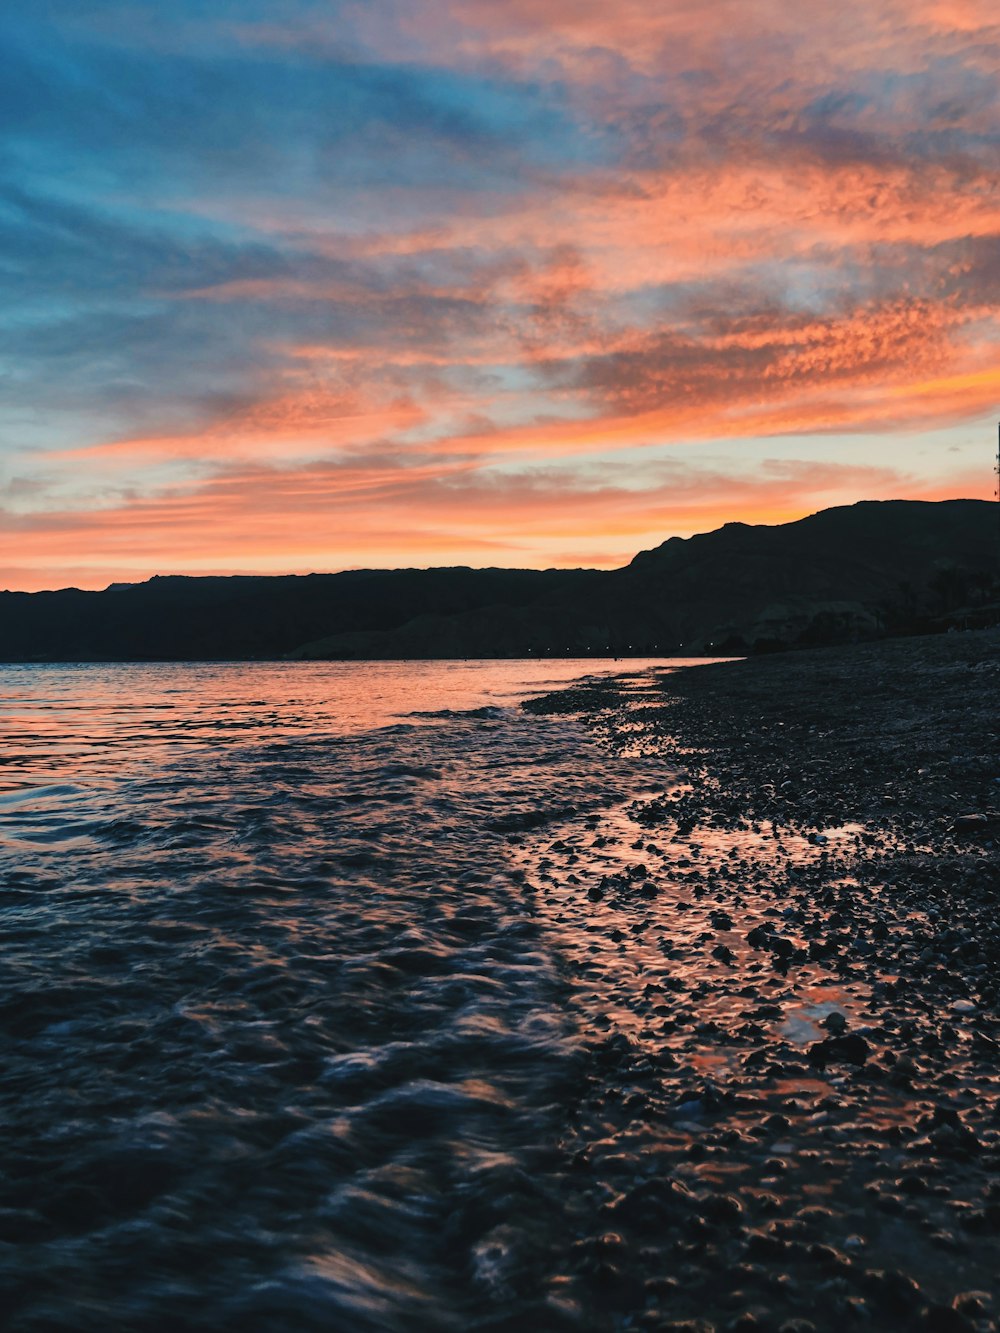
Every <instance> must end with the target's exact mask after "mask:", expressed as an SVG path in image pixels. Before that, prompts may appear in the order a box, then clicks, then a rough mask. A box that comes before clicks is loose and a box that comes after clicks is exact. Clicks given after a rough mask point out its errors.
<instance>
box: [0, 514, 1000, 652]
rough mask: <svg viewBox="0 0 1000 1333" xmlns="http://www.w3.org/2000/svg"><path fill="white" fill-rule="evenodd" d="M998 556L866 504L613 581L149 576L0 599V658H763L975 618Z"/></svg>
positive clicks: (989, 531) (714, 539) (988, 595)
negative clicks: (93, 588)
mask: <svg viewBox="0 0 1000 1333" xmlns="http://www.w3.org/2000/svg"><path fill="white" fill-rule="evenodd" d="M998 553H1000V509H998V507H997V505H996V504H993V503H991V502H989V501H985V500H942V501H919V500H881V501H874V500H868V501H859V502H857V503H856V504H854V505H845V506H836V507H833V508H830V509H825V510H819V511H818V512H817V513H815V514H811V515H807V516H806V517H804V518H801V519H796V520H793V521H792V522H790V523H784V524H773V525H771V524H747V523H742V522H739V521H733V522H729V523H726V524H724V525H723V526H722V527H720V528H717V529H715V530H713V531H711V532H708V533H697V534H694V535H693V536H691V537H687V538H683V537H669V538H667V539H666V540H665V541H663V542H662V543H660V544H659V545H658V546H656V547H653V548H650V549H649V550H646V551H640V552H638V553H637V554H636V555H635V557H633V559H632V560H631V561H630V562H629V563H628V564H627V565H624V566H622V567H621V568H619V569H615V570H594V569H547V570H533V569H507V568H504V567H502V566H490V567H486V568H481V569H475V568H471V567H469V566H454V565H453V566H443V567H437V568H431V569H414V568H411V569H395V570H378V569H365V570H346V571H343V572H342V573H338V574H321V573H310V574H287V575H252V574H250V575H246V574H244V575H207V576H197V575H183V574H164V575H154V576H153V577H152V578H150V579H148V580H146V581H145V582H143V583H138V584H127V585H123V584H113V585H111V586H110V587H109V588H107V589H105V590H103V591H100V592H85V591H81V590H79V589H60V590H55V591H46V592H38V593H23V592H3V593H0V660H5V661H85V660H89V661H129V660H206V659H207V660H224V659H243V660H246V659H255V658H293V659H320V658H337V659H343V658H359V659H363V658H393V657H395V658H410V657H412V658H423V657H498V656H499V657H512V656H535V655H539V654H567V653H568V654H572V655H579V656H605V655H609V654H610V655H612V656H627V655H638V654H646V653H655V654H663V655H673V654H676V653H679V652H682V653H685V654H687V653H691V654H704V653H712V652H722V651H726V652H740V653H743V652H750V651H755V650H756V651H764V650H766V649H768V648H776V647H797V646H809V645H810V644H812V643H832V642H842V641H845V640H850V639H855V638H876V637H883V636H886V635H892V634H900V633H907V632H923V631H928V630H934V629H941V628H946V627H948V625H949V624H950V623H952V622H954V623H970V622H971V623H979V622H980V621H982V622H983V623H986V622H987V621H989V620H990V617H991V615H992V612H991V607H993V606H994V603H1000V563H998ZM996 609H997V611H998V614H1000V608H996Z"/></svg>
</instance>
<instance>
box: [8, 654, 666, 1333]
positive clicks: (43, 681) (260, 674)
mask: <svg viewBox="0 0 1000 1333" xmlns="http://www.w3.org/2000/svg"><path fill="white" fill-rule="evenodd" d="M649 665H650V664H644V663H639V662H633V661H630V662H626V663H624V664H613V663H607V664H606V666H605V665H604V664H598V663H595V662H594V661H592V660H589V661H585V662H574V661H565V660H561V661H557V662H550V661H546V662H495V663H375V664H267V663H260V664H249V665H247V664H205V665H198V664H194V665H157V664H153V665H134V666H133V665H99V666H84V665H81V666H14V667H5V668H3V669H2V671H0V761H2V766H0V874H2V880H0V884H2V888H0V906H2V914H3V955H2V967H3V984H2V988H0V1014H2V1020H3V1022H2V1032H3V1038H2V1040H3V1046H4V1064H5V1067H6V1073H5V1076H4V1080H3V1086H2V1089H0V1097H2V1100H3V1116H2V1122H0V1135H2V1139H3V1157H2V1161H3V1174H2V1178H0V1301H2V1303H3V1304H4V1306H5V1307H6V1308H7V1309H8V1310H9V1311H10V1312H11V1313H10V1321H11V1322H10V1324H9V1326H10V1327H11V1328H15V1329H43V1328H44V1329H46V1330H51V1329H62V1328H65V1329H67V1330H68V1329H73V1330H75V1331H79V1330H89V1329H94V1330H98V1329H99V1330H102V1333H103V1331H106V1330H109V1329H117V1328H129V1329H133V1328H134V1329H144V1330H145V1329H155V1328H159V1327H161V1326H162V1327H164V1328H166V1327H168V1326H169V1327H170V1328H177V1327H184V1328H198V1329H212V1330H219V1329H230V1328H232V1329H237V1328H238V1329H252V1330H271V1329H274V1330H279V1329H280V1330H285V1329H295V1330H309V1329H312V1328H317V1329H319V1328H322V1329H351V1330H366V1329H372V1330H374V1329H391V1328H405V1329H414V1328H424V1327H426V1328H449V1327H454V1328H470V1327H476V1326H479V1325H480V1324H481V1325H482V1326H484V1327H485V1326H489V1327H491V1328H492V1327H500V1326H501V1324H500V1323H497V1322H496V1319H497V1318H499V1317H500V1315H499V1313H498V1312H503V1318H510V1319H512V1320H514V1321H515V1323H516V1322H517V1320H521V1321H522V1323H521V1325H520V1326H522V1327H548V1326H549V1325H550V1322H551V1321H555V1322H554V1323H553V1324H552V1326H557V1324H558V1312H559V1299H558V1290H557V1287H555V1288H553V1290H552V1291H549V1292H546V1291H545V1290H542V1289H541V1288H540V1287H539V1284H538V1282H537V1281H533V1280H532V1281H529V1279H528V1275H527V1270H525V1272H523V1273H522V1276H521V1278H520V1279H515V1278H512V1277H511V1276H510V1274H511V1273H512V1272H513V1271H514V1268H512V1266H511V1263H510V1262H509V1260H510V1255H511V1253H512V1252H513V1251H514V1250H515V1249H516V1250H517V1252H518V1253H519V1254H523V1253H525V1252H532V1253H534V1254H536V1255H537V1256H539V1263H541V1256H552V1255H556V1256H558V1251H559V1248H560V1246H563V1245H565V1244H566V1243H568V1242H567V1237H566V1235H565V1234H564V1229H563V1221H562V1219H561V1215H560V1207H561V1205H560V1188H559V1181H560V1179H561V1178H562V1176H563V1174H564V1173H565V1172H567V1171H569V1170H570V1169H571V1167H570V1165H568V1164H567V1163H565V1162H563V1161H562V1160H561V1159H560V1156H559V1151H558V1143H559V1140H560V1132H561V1125H562V1121H563V1118H564V1117H565V1115H566V1113H567V1109H566V1108H567V1107H568V1106H571V1105H572V1101H573V1088H574V1080H576V1079H577V1078H578V1077H579V1069H580V1063H579V1052H580V1043H581V1040H582V1038H583V1037H584V1036H585V1035H586V1034H585V1033H581V1030H580V1023H579V1020H578V1019H577V1017H576V1016H575V1014H574V1011H573V1007H572V1005H570V1004H568V1003H567V996H568V988H567V985H566V982H565V978H564V974H563V970H562V967H561V960H560V954H559V948H558V943H557V942H555V941H553V939H552V938H550V936H549V933H548V932H547V931H546V929H545V927H544V926H543V925H542V923H541V921H540V919H539V916H538V914H537V913H536V911H535V906H534V902H533V894H534V892H535V890H533V889H531V888H530V886H529V885H528V884H527V883H526V881H525V878H524V875H523V871H521V870H519V869H518V861H517V856H516V855H515V854H514V852H515V851H516V845H517V844H518V843H519V841H521V840H523V838H524V837H526V836H530V834H531V833H532V831H533V830H538V829H544V828H545V827H547V826H550V825H552V824H555V823H557V822H558V821H559V820H561V819H564V818H566V817H574V818H576V817H579V816H580V815H581V814H583V815H585V814H586V812H587V811H590V810H594V811H597V810H601V809H606V808H607V807H609V806H610V805H613V804H615V803H619V804H620V803H621V802H623V801H625V800H627V799H628V798H629V797H631V796H633V795H635V794H637V793H638V792H639V791H640V790H641V789H642V787H643V784H646V786H647V787H648V781H649V779H648V774H649V770H648V767H647V766H645V765H640V764H639V761H632V760H628V759H623V758H612V756H611V755H610V754H609V752H608V751H606V750H605V749H602V748H601V747H600V746H599V745H598V744H597V743H596V741H594V740H593V739H592V738H591V737H590V736H589V734H588V733H587V731H586V730H585V729H584V728H583V727H582V726H581V725H579V724H578V723H576V722H574V721H572V720H568V719H566V718H561V717H533V716H528V715H525V714H524V713H523V712H521V711H520V709H519V708H518V707H517V704H518V702H519V700H521V699H523V698H524V697H526V696H527V695H530V694H531V693H534V692H542V691H546V690H550V689H552V688H554V687H555V686H557V685H558V684H559V683H561V682H565V681H568V680H570V679H576V678H579V677H581V676H594V675H599V674H601V673H602V671H604V672H611V671H615V672H622V671H623V670H625V671H628V672H642V671H643V670H645V669H647V668H648V666H649ZM546 1265H547V1266H546V1271H555V1272H557V1271H558V1259H557V1258H555V1259H551V1258H550V1259H547V1260H546ZM530 1268H531V1265H530V1263H529V1264H528V1269H530ZM538 1271H541V1269H539V1270H538ZM536 1276H537V1275H536ZM491 1321H492V1322H491ZM524 1321H527V1322H524ZM502 1326H504V1327H506V1326H507V1325H505V1324H504V1325H502ZM510 1326H511V1327H513V1326H514V1324H511V1325H510Z"/></svg>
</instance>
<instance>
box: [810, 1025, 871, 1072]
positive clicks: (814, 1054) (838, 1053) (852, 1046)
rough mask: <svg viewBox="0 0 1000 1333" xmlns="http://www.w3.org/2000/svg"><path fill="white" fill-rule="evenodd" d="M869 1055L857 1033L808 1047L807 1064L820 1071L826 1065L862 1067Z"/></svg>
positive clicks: (830, 1038)
mask: <svg viewBox="0 0 1000 1333" xmlns="http://www.w3.org/2000/svg"><path fill="white" fill-rule="evenodd" d="M870 1054H871V1047H870V1046H869V1045H868V1042H867V1041H865V1039H864V1037H862V1036H861V1034H860V1033H859V1032H850V1033H847V1034H846V1035H844V1036H839V1037H827V1038H825V1039H824V1040H823V1041H818V1042H815V1043H814V1044H813V1045H812V1046H810V1047H809V1052H808V1055H809V1063H810V1064H813V1065H816V1066H817V1067H818V1068H820V1069H825V1068H826V1066H827V1065H828V1064H833V1063H839V1064H850V1065H863V1064H864V1063H865V1061H866V1060H867V1059H868V1056H869V1055H870Z"/></svg>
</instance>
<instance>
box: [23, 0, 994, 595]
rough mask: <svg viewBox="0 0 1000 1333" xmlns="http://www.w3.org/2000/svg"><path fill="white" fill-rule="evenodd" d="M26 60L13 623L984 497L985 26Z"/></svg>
mask: <svg viewBox="0 0 1000 1333" xmlns="http://www.w3.org/2000/svg"><path fill="white" fill-rule="evenodd" d="M0 41H2V43H3V52H4V56H5V80H4V86H3V88H2V90H0V124H2V125H4V128H5V134H4V139H3V144H4V146H3V149H2V150H0V250H2V253H3V255H4V262H3V263H2V264H0V376H2V385H3V390H4V392H3V395H2V402H0V494H2V495H5V496H6V497H7V504H8V510H7V511H6V514H5V515H4V516H3V517H2V518H0V523H2V531H0V542H2V544H3V547H4V548H5V554H4V557H3V561H4V565H5V567H6V568H7V569H8V570H9V573H8V575H7V578H8V581H10V582H12V583H13V584H15V585H17V583H18V580H19V579H20V580H21V582H22V583H23V585H24V586H28V585H29V584H32V585H33V586H34V584H35V583H36V582H37V580H38V579H43V580H44V579H47V578H55V576H56V574H57V572H58V571H60V570H61V571H64V572H66V571H70V570H77V571H83V573H80V574H79V577H80V578H82V579H85V580H86V581H88V582H89V583H92V584H95V583H101V582H107V581H109V580H111V579H113V578H117V577H121V576H124V575H125V574H127V573H128V571H132V572H133V573H134V572H135V570H137V569H140V568H141V569H143V570H147V571H148V572H153V571H154V569H158V570H163V571H166V570H169V569H175V568H203V567H204V568H212V569H219V570H224V569H226V568H233V569H236V568H239V569H253V568H282V569H294V568H303V569H304V568H336V567H341V566H348V565H356V564H358V563H371V564H393V563H400V562H402V563H408V562H409V563H426V562H427V561H429V560H435V559H449V560H454V559H458V558H461V559H464V560H467V561H469V562H470V563H483V562H484V561H487V560H490V559H492V558H493V554H494V553H495V552H497V551H500V552H503V553H507V554H506V555H505V557H504V558H508V556H509V558H510V559H511V560H514V561H521V562H525V563H538V562H543V563H546V562H550V561H551V562H553V563H560V562H562V561H563V559H564V557H565V556H566V555H567V554H571V553H572V552H576V551H582V550H585V551H590V552H593V553H594V557H595V558H596V559H599V560H602V561H612V562H613V561H614V560H616V559H618V558H620V557H621V556H622V555H624V554H626V553H628V551H629V546H630V544H631V549H634V548H635V544H636V543H637V542H640V541H647V540H652V541H655V540H659V539H661V538H662V537H664V536H667V535H669V534H670V532H671V531H674V530H681V529H683V528H684V527H685V524H689V523H690V522H692V521H694V520H693V515H694V513H695V512H697V514H698V516H699V517H698V521H699V522H700V523H702V524H703V525H704V526H714V525H715V524H716V523H719V522H723V521H725V520H727V519H730V518H748V517H752V516H754V515H757V516H760V515H764V514H771V515H775V514H780V515H782V516H785V517H794V516H796V515H798V514H801V513H804V512H807V511H808V510H809V509H810V508H815V507H817V506H818V505H820V504H822V503H827V502H829V497H830V496H835V497H836V498H837V499H839V500H850V499H853V498H861V497H862V496H869V495H872V494H876V493H878V494H882V493H892V487H893V486H894V487H895V488H896V492H895V493H898V494H910V495H918V494H932V493H933V494H948V493H951V494H957V493H965V494H982V495H985V494H988V493H989V452H990V451H989V445H988V444H987V443H986V435H985V432H984V437H983V438H984V446H983V457H982V469H981V472H979V471H975V472H970V471H969V469H968V465H967V462H966V458H965V455H964V454H962V455H950V454H948V453H947V448H948V445H947V442H945V443H944V444H942V439H943V437H942V436H941V435H940V432H941V431H944V432H946V434H947V432H951V437H950V438H951V440H952V442H954V441H956V440H958V439H959V438H960V437H961V438H962V439H963V440H964V439H965V437H966V434H967V432H968V431H969V430H970V428H972V427H973V426H975V427H976V428H977V429H978V428H980V426H981V423H984V422H985V421H986V420H988V419H989V418H990V417H992V416H993V415H995V414H996V412H997V408H998V405H1000V315H998V311H1000V302H998V295H1000V183H998V178H997V173H996V161H997V150H998V147H1000V144H998V137H1000V136H998V130H997V127H998V125H1000V105H998V101H1000V91H998V90H1000V82H998V79H997V75H998V74H1000V23H998V22H997V21H996V19H995V16H994V13H993V7H992V6H990V5H987V4H986V3H980V0H916V2H915V3H914V2H912V0H909V2H907V3H905V4H904V3H903V0H876V3H874V4H872V3H866V4H864V5H862V4H861V3H860V0H845V2H844V3H843V4H841V5H838V6H836V7H830V6H827V5H820V4H819V3H818V0H815V2H814V0H804V3H802V4H799V5H795V6H790V5H788V4H787V3H785V2H784V0H780V2H779V0H739V3H737V0H718V3H717V4H716V5H714V6H713V7H712V9H711V12H709V11H707V10H706V8H705V7H704V6H703V5H696V4H694V3H693V0H671V2H670V3H668V4H665V5H652V4H649V3H647V0H622V3H620V4H618V5H616V6H614V7H613V8H612V9H608V7H607V6H606V5H603V4H598V3H597V2H596V0H573V2H572V3H567V2H565V0H555V3H553V4H551V5H547V6H545V7H544V8H539V7H538V6H537V5H533V4H528V3H527V0H428V3H426V4H424V5H421V6H420V7H419V12H418V11H416V10H414V8H413V7H412V5H408V4H403V3H402V0H376V3H374V4H372V5H368V6H357V5H354V4H348V3H335V2H327V0H324V3H322V4H321V3H318V0H247V2H246V3H245V4H241V5H240V6H239V7H238V8H234V7H227V6H223V7H219V8H218V9H216V10H215V11H214V12H207V11H206V8H205V6H203V5H201V4H199V3H195V0H178V3H176V4H175V5H172V6H170V7H169V9H164V8H163V7H162V6H158V5H153V4H152V3H149V2H148V0H105V2H104V3H102V4H98V5H92V6H85V7H81V6H79V5H76V4H72V3H70V0H39V3H37V4H36V5H34V6H32V8H31V10H30V12H29V11H25V10H22V11H21V12H19V13H12V14H8V15H6V16H4V17H3V18H2V19H0ZM931 432H938V434H935V435H933V436H932V435H931ZM862 435H863V436H865V437H866V438H870V439H872V440H873V441H876V442H877V443H876V444H875V445H874V446H873V447H874V448H875V449H876V452H877V460H876V462H877V466H876V467H875V470H874V471H872V470H870V469H865V468H861V469H859V468H858V467H857V466H856V465H855V464H854V463H848V462H847V461H845V460H846V458H847V456H848V455H851V456H852V457H853V454H852V453H851V450H852V446H851V441H852V440H853V439H856V438H858V437H859V436H862ZM775 440H787V441H789V442H790V447H791V448H792V449H793V450H795V449H797V451H798V455H799V457H801V458H806V457H808V458H809V460H810V467H809V468H806V469H803V470H801V471H799V472H791V473H789V474H788V476H787V477H786V478H785V479H784V480H783V481H782V488H783V489H782V490H781V493H780V496H779V495H778V493H777V491H776V489H775V487H776V480H775V476H774V474H773V472H770V471H769V470H768V466H769V465H768V459H769V458H771V457H772V454H773V447H772V442H773V441H775ZM914 441H918V443H917V444H916V445H915V444H914ZM920 441H923V442H922V443H921V442H920ZM932 441H933V448H932V444H931V442H932ZM722 442H725V457H726V459H727V460H728V461H727V463H726V467H725V470H723V471H722V472H719V471H718V470H713V468H712V467H710V466H708V465H707V464H706V465H704V466H701V465H696V463H695V461H693V460H692V455H691V453H690V450H691V449H692V448H694V447H696V446H698V445H699V444H700V445H701V446H703V447H704V448H706V449H708V448H711V449H716V448H717V447H719V446H720V444H721V443H722ZM679 452H680V454H682V455H683V466H681V465H680V464H678V462H677V458H678V455H679ZM672 459H673V461H672ZM671 467H673V468H674V469H675V470H674V472H672V473H669V475H670V477H671V481H670V486H671V487H672V488H673V490H672V491H671V494H672V495H673V496H674V499H672V500H671V499H669V497H668V496H667V493H666V491H665V490H664V487H665V486H666V485H667V483H666V482H664V481H663V477H664V476H666V475H668V472H665V471H663V469H667V470H668V471H669V469H670V468H671ZM602 469H603V471H601V470H602ZM658 469H659V471H658ZM678 469H679V470H678ZM830 469H833V471H832V472H831V471H830ZM838 469H839V470H838ZM595 470H596V471H595ZM597 471H601V476H602V477H603V478H604V481H603V483H602V486H599V487H596V488H595V487H594V486H592V485H591V484H590V483H589V482H588V483H587V484H586V485H583V482H582V481H581V478H592V477H593V476H595V475H596V474H597ZM833 475H836V476H837V478H839V480H838V481H837V484H836V486H834V487H833V488H832V489H830V488H828V487H827V486H826V483H825V481H824V480H823V479H824V478H826V477H828V476H833ZM689 476H697V477H698V478H699V481H698V483H697V486H698V501H697V505H696V506H694V503H693V502H692V503H691V504H688V503H687V502H684V503H681V502H680V501H679V500H678V499H677V495H678V494H680V493H681V492H682V491H683V489H684V485H686V484H687V483H686V481H685V480H684V479H685V478H687V477H689ZM240 477H242V478H244V479H245V482H246V486H247V487H248V488H249V489H248V490H246V491H245V493H244V499H245V502H246V505H247V508H246V510H245V511H242V510H241V509H240V507H239V504H238V503H237V501H236V498H235V497H236V494H237V491H236V490H235V489H234V487H236V480H235V479H236V478H240ZM512 477H518V478H520V479H521V480H520V481H519V482H518V483H517V485H515V483H514V482H513V481H512V480H511V478H512ZM529 477H530V478H531V482H530V485H528V483H527V481H526V480H525V479H526V478H529ZM331 478H336V479H337V480H336V485H333V484H332V483H331V484H328V483H330V479H331ZM264 479H266V480H264ZM15 483H16V484H15ZM258 486H259V487H262V488H264V489H263V490H260V491H259V492H258V489H257V487H258ZM886 486H888V487H889V491H888V492H886V491H885V488H886ZM755 487H756V489H755ZM678 488H680V489H679V490H678ZM265 491H266V496H267V497H269V498H267V500H266V503H265ZM241 493H242V492H241ZM251 495H252V496H254V497H255V498H254V500H253V503H251V502H250V499H249V498H247V497H249V496H251ZM713 495H714V497H715V498H714V501H713V499H712V496H713ZM497 497H505V498H504V500H503V502H502V503H500V502H499V501H497ZM567 497H568V498H569V499H570V501H571V503H572V505H573V507H574V511H575V513H576V515H577V516H578V517H576V518H574V519H573V521H572V522H568V521H567V517H566V506H567ZM495 501H497V502H496V503H495ZM460 504H461V505H464V506H465V507H466V511H467V514H468V521H463V522H458V520H457V518H456V513H457V508H458V507H459V505H460ZM404 511H405V517H404ZM323 514H325V515H326V519H327V521H326V524H325V526H324V524H323V522H322V521H321V520H322V515H323ZM637 514H641V515H642V517H641V519H637V518H636V515H637ZM241 515H242V521H245V523H246V525H247V526H246V530H245V531H241V529H240V526H239V524H240V521H241ZM672 524H673V525H674V526H673V527H671V525H672ZM199 525H200V528H201V532H202V536H201V538H200V540H201V546H200V547H199V545H198V543H199V537H198V531H199ZM147 528H148V536H146V535H144V533H145V532H146V529H147ZM74 540H75V541H76V542H78V543H79V544H80V546H81V549H82V548H83V547H85V548H86V549H87V552H88V555H87V559H86V560H82V559H81V558H75V557H74V556H73V552H72V550H71V549H70V547H71V545H72V542H73V541H74ZM46 543H48V545H46ZM171 543H173V545H171ZM46 550H48V551H49V554H50V556H51V559H50V560H49V562H48V564H46V555H45V552H46ZM78 555H79V552H78ZM18 570H20V571H21V573H20V574H19V573H18Z"/></svg>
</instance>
